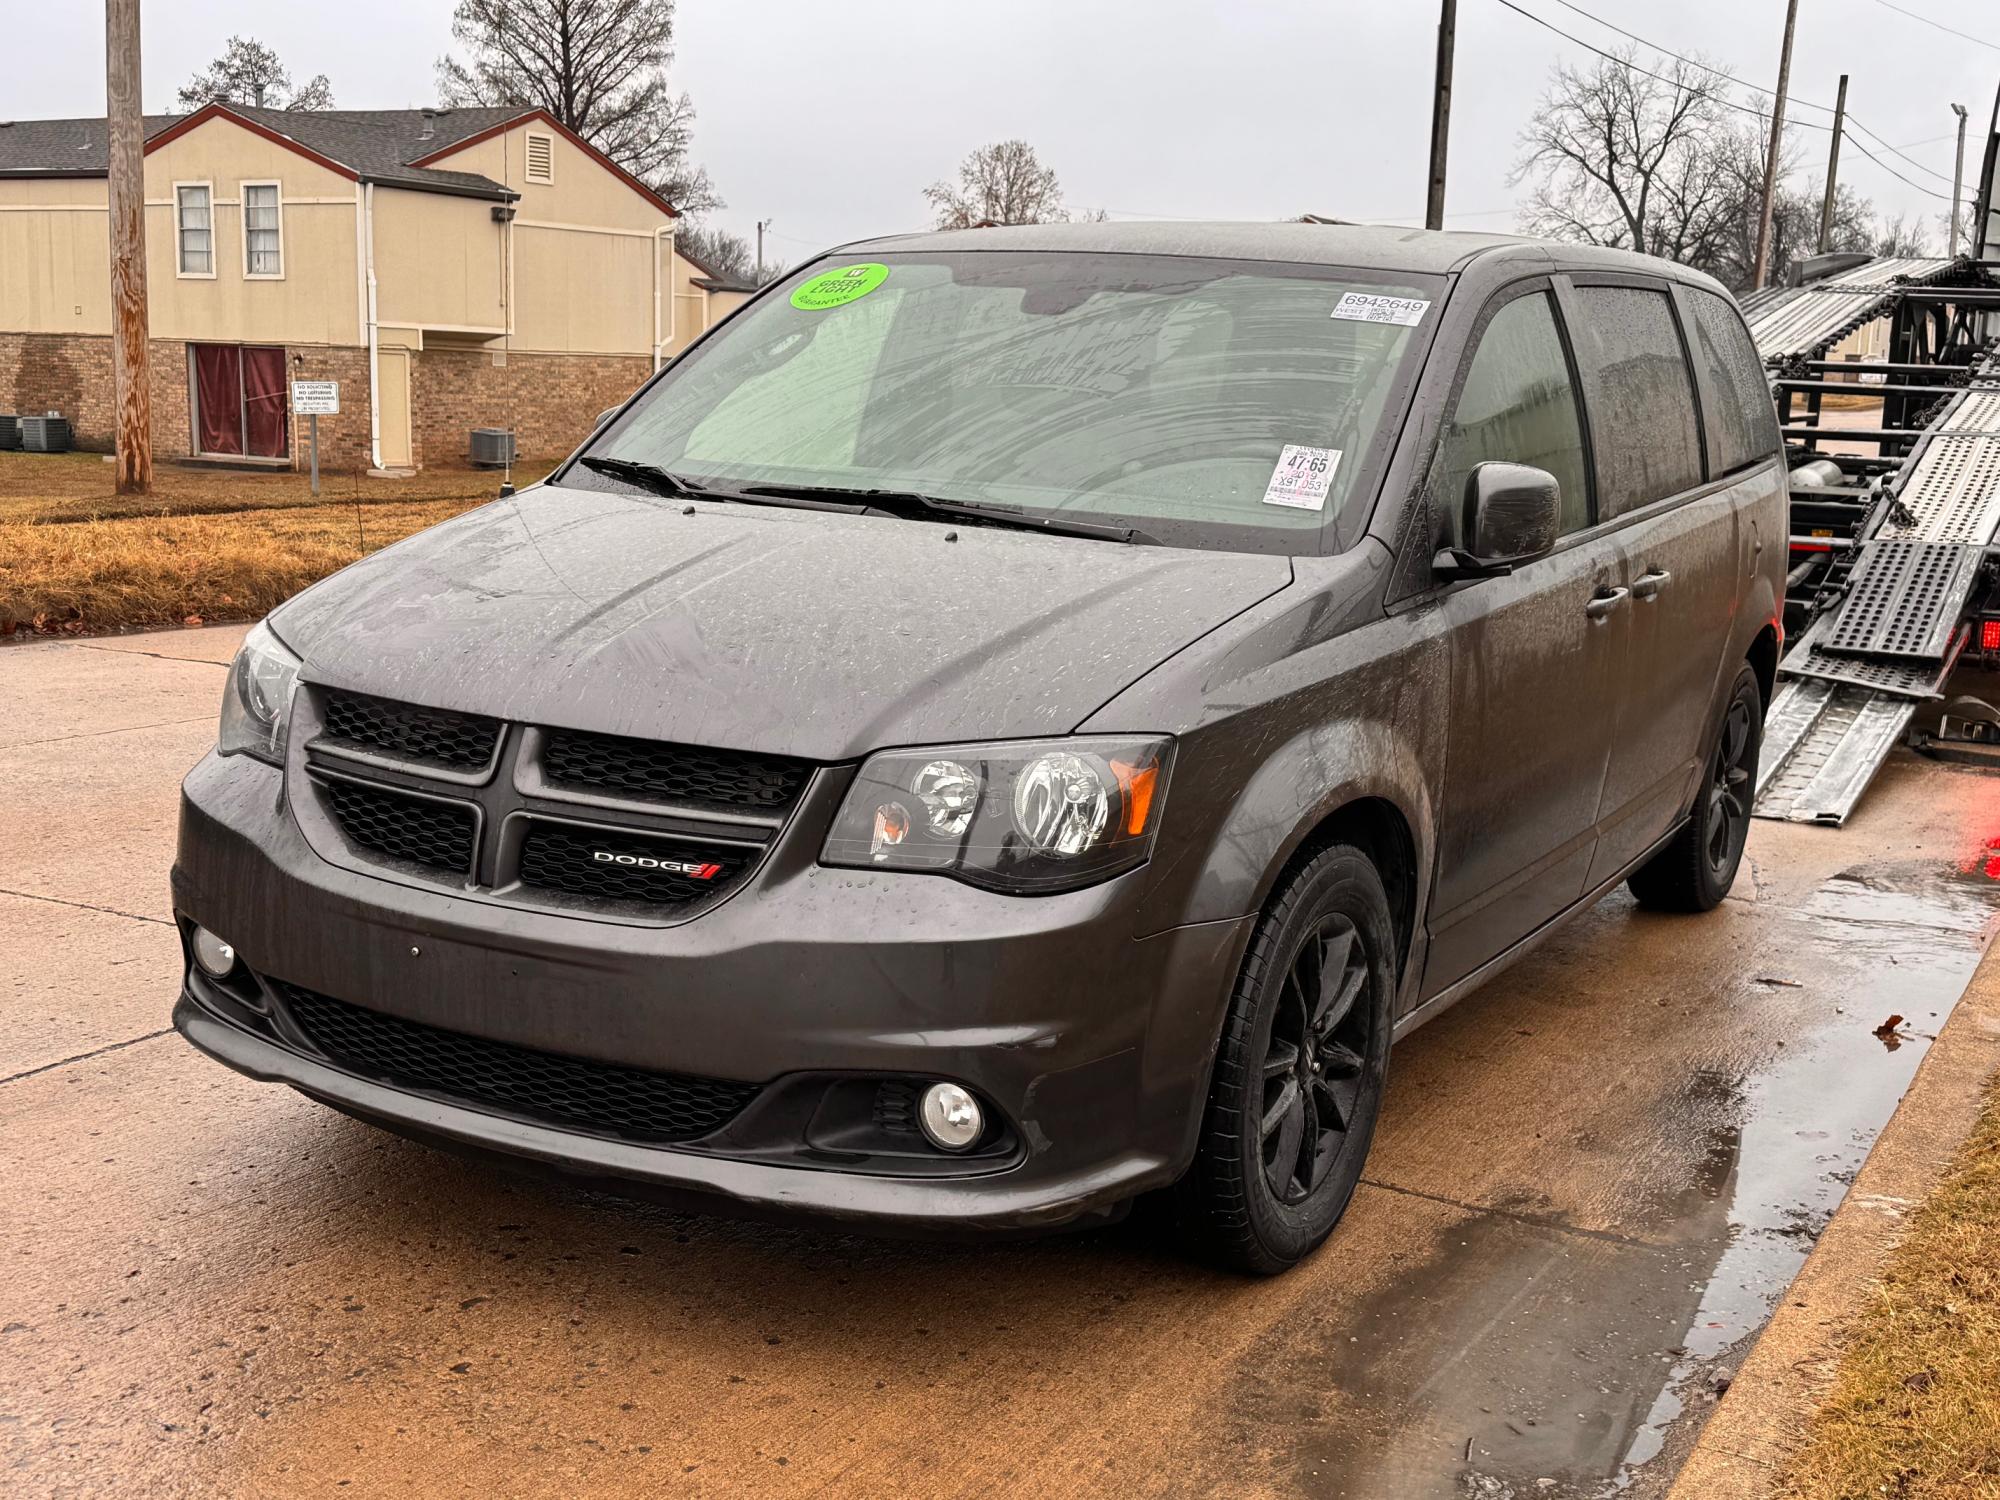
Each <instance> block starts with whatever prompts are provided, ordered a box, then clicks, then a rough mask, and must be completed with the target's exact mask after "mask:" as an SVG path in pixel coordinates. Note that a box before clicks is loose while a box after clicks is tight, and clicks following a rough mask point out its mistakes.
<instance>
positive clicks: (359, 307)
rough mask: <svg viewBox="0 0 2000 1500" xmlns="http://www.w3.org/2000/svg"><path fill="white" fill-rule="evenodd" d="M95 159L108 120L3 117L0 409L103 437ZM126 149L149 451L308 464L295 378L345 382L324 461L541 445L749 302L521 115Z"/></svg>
mask: <svg viewBox="0 0 2000 1500" xmlns="http://www.w3.org/2000/svg"><path fill="white" fill-rule="evenodd" d="M106 155H107V148H106V136H105V127H104V121H103V120H101V119H100V120H20V121H12V122H4V123H0V411H13V412H20V413H40V412H46V411H55V412H58V413H60V414H61V415H62V416H65V417H67V418H68V419H69V420H70V422H71V424H72V426H73V428H74V430H75V433H76V438H77V441H78V443H79V445H80V446H85V447H98V448H107V449H108V448H109V446H110V443H111V437H112V394H111V341H110V332H111V300H110V279H111V273H110V249H109V227H108V222H107V213H106V184H105V162H106ZM145 165H146V279H147V287H148V296H149V302H150V332H151V337H152V344H151V365H152V376H151V378H152V398H153V402H152V405H153V423H154V451H155V456H156V458H162V459H164V458H171V457H186V458H190V459H195V460H202V459H213V460H218V461H228V462H238V463H252V464H256V463H268V464H271V465H274V466H277V465H289V466H300V465H303V463H304V462H305V461H306V454H305V450H304V446H303V444H304V429H305V425H306V424H305V422H304V421H303V420H302V419H301V420H298V421H296V422H295V421H294V420H293V419H292V418H291V417H290V416H289V401H288V398H287V391H288V383H289V381H290V380H291V379H294V378H313V379H335V380H338V381H339V382H340V402H341V412H340V415H339V416H337V417H322V418H320V461H321V463H322V464H323V465H326V466H329V467H334V468H352V469H371V470H378V471H379V470H391V471H393V470H400V469H408V468H413V467H418V466H421V465H424V464H444V463H454V462H463V461H464V459H465V457H466V455H467V449H468V443H469V435H470V433H471V431H472V429H474V428H477V427H500V428H508V429H511V430H513V431H514V433H515V434H516V442H517V446H518V448H519V451H520V452H521V453H522V454H523V455H544V454H552V453H557V452H561V451H563V450H566V449H567V448H569V447H570V446H572V445H573V444H574V443H576V442H577V441H578V440H579V439H581V438H582V437H583V436H584V434H585V433H587V432H588V431H589V430H590V426H591V424H592V422H593V421H594V420H595V418H596V416H597V414H598V413H599V412H600V411H602V410H603V409H604V408H605V407H607V406H610V405H612V404H614V403H616V402H618V401H621V400H623V399H624V398H625V397H626V396H628V395H630V394H631V392H632V391H633V390H634V389H635V388H636V387H637V386H638V385H639V384H640V382H642V381H643V380H644V379H645V378H646V376H647V375H648V374H649V373H650V372H651V371H653V370H655V369H657V368H658V367H659V365H660V363H661V362H662V361H663V360H665V359H667V358H669V357H671V356H672V355H673V354H674V353H676V352H677V351H679V350H680V349H683V348H685V347H686V346H687V344H688V343H689V341H690V340H692V339H693V338H695V337H696V336H698V335H699V334H700V333H701V332H702V331H703V330H704V329H706V328H708V327H709V326H710V325H711V324H713V323H714V322H715V321H716V320H717V319H718V318H720V317H721V316H722V315H723V314H724V313H726V312H727V311H729V310H730V309H731V308H732V307H734V306H736V305H737V304H739V303H740V302H741V301H742V300H743V299H744V297H745V296H746V295H747V292H746V291H745V289H743V288H741V287H737V286H732V285H730V284H728V283H726V282H723V281H720V280H718V279H716V278H715V277H713V276H711V275H710V274H708V272H707V271H706V270H705V269H704V268H703V267H701V266H699V265H697V264H695V263H694V262H692V261H690V260H689V259H688V258H687V256H686V255H685V254H684V253H681V252H679V251H677V249H676V247H675V244H674V222H675V212H674V208H673V205H671V204H670V203H668V202H667V201H666V200H665V199H664V198H661V197H660V196H659V195H658V194H656V193H654V192H653V191H652V190H651V189H649V188H647V187H646V186H645V185H644V184H643V183H641V182H640V181H638V179H636V178H634V177H632V176H630V175H628V174H627V173H625V172H624V171H622V170H621V169H620V168H619V167H618V166H616V165H615V164H614V163H612V162H611V161H610V160H609V159H608V158H606V157H605V156H603V155H602V154H601V153H599V152H598V151H596V150H595V149H593V148H592V147H591V146H590V145H588V144H587V143H586V142H584V141H583V140H582V139H581V138H579V137H578V136H576V135H574V134H572V133H571V132H570V131H568V130H566V129H565V128H564V127H563V126H561V125H559V124H558V123H556V121H555V120H554V119H553V118H552V117H550V116H549V115H548V114H546V113H544V112H542V111H540V110H522V109H512V108H503V109H455V110H367V111H352V110H333V111H326V112H314V113H305V112H298V113H293V112H287V111H279V110H265V109H250V108H239V107H237V106H234V105H210V106H208V107H207V108H205V109H203V110H201V111H199V112H198V113H195V114H191V115H186V116H178V117H176V116H162V117H153V118H148V120H147V121H146V150H145Z"/></svg>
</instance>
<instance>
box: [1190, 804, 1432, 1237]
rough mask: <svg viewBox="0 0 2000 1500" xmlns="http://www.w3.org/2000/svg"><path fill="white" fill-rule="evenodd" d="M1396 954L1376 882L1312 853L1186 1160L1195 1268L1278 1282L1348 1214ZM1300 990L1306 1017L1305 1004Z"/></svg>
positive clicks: (1254, 976) (1220, 1056)
mask: <svg viewBox="0 0 2000 1500" xmlns="http://www.w3.org/2000/svg"><path fill="white" fill-rule="evenodd" d="M1395 951H1396V949H1395V924H1394V923H1393V922H1392V921H1391V919H1390V916H1389V900H1388V897H1387V895H1386V894H1384V892H1383V888H1382V878H1381V876H1380V875H1378V874H1377V873H1376V871H1375V867H1374V865H1373V864H1371V863H1370V862H1369V860H1368V858H1367V856H1366V855H1364V854H1362V853H1361V852H1360V851H1359V850H1357V849H1354V848H1351V847H1349V846H1347V845H1344V844H1336V845H1333V846H1331V847H1329V848H1327V849H1324V850H1322V851H1321V852H1320V853H1318V854H1317V855H1315V856H1313V858H1312V859H1310V860H1309V861H1308V862H1307V863H1306V864H1305V865H1304V866H1302V867H1301V868H1300V869H1298V870H1297V871H1295V872H1294V873H1293V874H1292V875H1291V876H1289V877H1288V878H1287V879H1286V880H1285V881H1284V883H1283V884H1282V885H1281V886H1280V888H1279V889H1278V891H1277V893H1276V894H1275V895H1273V896H1272V898H1271V901H1270V904H1269V905H1268V906H1267V907H1266V908H1265V910H1264V914H1263V916H1262V917H1260V918H1259V919H1258V922H1257V929H1256V931H1255V932H1254V933H1253V934H1252V936H1251V939H1250V950H1249V952H1248V953H1247V954H1246V955H1245V957H1244V960H1243V969H1242V972H1241V974H1240V975H1239V976H1238V978H1237V981H1236V989H1235V993H1234V994H1233V995H1232V996H1231V998H1230V1003H1229V1014H1228V1018H1227V1019H1226V1020H1225V1021H1224V1023H1223V1028H1222V1041H1221V1045H1220V1047H1219V1048H1218V1050H1217V1053H1216V1058H1215V1071H1214V1075H1213V1078H1212V1081H1211V1082H1210V1085H1209V1095H1208V1104H1207V1109H1206V1111H1205V1112H1204V1114H1203V1117H1202V1125H1201V1136H1200V1140H1199V1142H1198V1144H1197V1146H1196V1148H1195V1159H1194V1164H1193V1165H1192V1166H1191V1167H1190V1168H1189V1169H1188V1173H1187V1175H1186V1176H1185V1177H1184V1178H1182V1180H1181V1182H1180V1184H1179V1186H1178V1188H1177V1189H1176V1192H1175V1196H1176V1208H1177V1211H1178V1217H1179V1221H1180V1228H1181V1234H1182V1238H1183V1240H1184V1241H1185V1242H1186V1243H1187V1244H1188V1247H1189V1248H1190V1249H1191V1250H1193V1251H1194V1252H1195V1253H1197V1254H1198V1255H1200V1256H1201V1257H1202V1258H1203V1259H1206V1260H1210V1261H1213V1262H1214V1263H1216V1264H1218V1265H1221V1266H1224V1267H1227V1268H1229V1269H1231V1270H1236V1271H1244V1272H1249V1273H1252V1274H1255V1275H1260V1276H1271V1275H1276V1274H1277V1273H1278V1272H1280V1271H1283V1270H1286V1269H1288V1268H1289V1267H1291V1266H1293V1265H1295V1264H1297V1262H1298V1261H1299V1260H1301V1259H1302V1258H1303V1257H1305V1256H1306V1255H1308V1254H1310V1253H1311V1252H1312V1251H1313V1250H1314V1249H1315V1248H1316V1247H1317V1246H1318V1245H1319V1243H1320V1242H1321V1241H1322V1240H1324V1239H1325V1238H1326V1237H1327V1235H1328V1234H1329V1233H1331V1232H1332V1230H1333V1226H1334V1225H1335V1224H1336V1223H1337V1222H1338V1221H1339V1219H1340V1216H1341V1214H1342V1213H1343V1212H1344V1211H1345V1210H1346V1208H1347V1202H1348V1199H1350V1198H1351V1197H1353V1196H1354V1189H1355V1186H1356V1184H1358V1183H1359V1182H1360V1180H1361V1168H1362V1163H1363V1162H1364V1161H1365V1160H1366V1159H1367V1155H1368V1144H1369V1141H1370V1140H1371V1139H1372V1138H1373V1136H1374V1134H1375V1121H1376V1118H1377V1116H1378V1115H1379V1114H1380V1113H1381V1107H1382V1086H1383V1082H1384V1080H1385V1078H1386V1077H1387V1074H1388V1066H1389V1032H1390V1022H1391V1004H1392V997H1393V995H1394V993H1395V967H1396V966H1395ZM1315 976H1317V978H1315ZM1309 991H1310V992H1313V993H1314V994H1315V995H1316V1000H1315V1005H1314V1011H1313V1012H1309V1011H1308V1009H1307V1007H1306V1005H1305V1004H1304V1003H1303V1001H1302V999H1301V996H1303V995H1305V994H1306V993H1308V992H1309ZM1314 1013H1316V1020H1315V1021H1314V1022H1312V1023H1311V1040H1310V1042H1309V1043H1306V1044H1304V1045H1302V1044H1301V1041H1302V1039H1303V1038H1304V1036H1305V1035H1306V1032H1307V1029H1308V1024H1309V1023H1308V1016H1309V1015H1310V1014H1314ZM1274 1070H1275V1071H1274ZM1328 1117H1331V1118H1328ZM1273 1120H1275V1121H1276V1123H1275V1124H1272V1123H1271V1122H1272V1121H1273ZM1309 1140H1310V1143H1311V1147H1312V1149H1311V1150H1310V1151H1309V1150H1308V1149H1307V1146H1308V1141H1309Z"/></svg>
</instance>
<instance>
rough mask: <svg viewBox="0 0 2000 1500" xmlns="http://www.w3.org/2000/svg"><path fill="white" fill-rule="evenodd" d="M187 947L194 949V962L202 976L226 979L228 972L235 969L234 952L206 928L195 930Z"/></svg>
mask: <svg viewBox="0 0 2000 1500" xmlns="http://www.w3.org/2000/svg"><path fill="white" fill-rule="evenodd" d="M189 946H190V947H192V948H193V949H194V961H195V962H196V963H198V964H200V965H201V971H202V972H203V973H204V974H207V975H210V976H212V977H213V978H216V979H227V978H228V977H229V971H230V970H231V969H233V968H235V967H236V950H235V949H234V948H232V947H230V946H229V944H227V943H225V942H223V940H222V939H221V938H219V937H217V936H216V935H215V934H214V933H212V932H210V931H209V930H208V929H207V928H206V927H197V928H195V930H194V940H193V941H192V942H191V943H190V944H189Z"/></svg>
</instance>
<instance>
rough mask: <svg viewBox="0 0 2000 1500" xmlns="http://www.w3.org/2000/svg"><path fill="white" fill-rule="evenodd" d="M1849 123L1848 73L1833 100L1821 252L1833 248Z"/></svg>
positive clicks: (1821, 201) (1842, 78)
mask: <svg viewBox="0 0 2000 1500" xmlns="http://www.w3.org/2000/svg"><path fill="white" fill-rule="evenodd" d="M1846 123H1847V75H1846V74H1845V73H1842V74H1841V75H1840V92H1839V93H1838V94H1836V95H1835V96H1834V100H1833V149H1832V151H1831V152H1830V153H1829V154H1828V156H1827V158H1826V197H1825V198H1823V199H1821V200H1820V205H1819V253H1820V254H1821V255H1824V254H1826V252H1827V251H1829V250H1831V249H1832V248H1833V195H1834V191H1835V189H1836V188H1837V187H1838V186H1839V183H1840V132H1841V128H1842V127H1843V126H1844V125H1846Z"/></svg>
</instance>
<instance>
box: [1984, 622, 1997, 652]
mask: <svg viewBox="0 0 2000 1500" xmlns="http://www.w3.org/2000/svg"><path fill="white" fill-rule="evenodd" d="M1979 649H1980V650H1981V651H2000V619H1991V620H1981V621H1980V622H1979Z"/></svg>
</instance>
